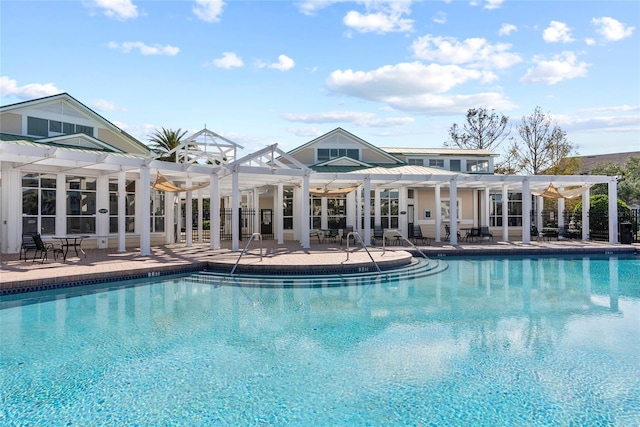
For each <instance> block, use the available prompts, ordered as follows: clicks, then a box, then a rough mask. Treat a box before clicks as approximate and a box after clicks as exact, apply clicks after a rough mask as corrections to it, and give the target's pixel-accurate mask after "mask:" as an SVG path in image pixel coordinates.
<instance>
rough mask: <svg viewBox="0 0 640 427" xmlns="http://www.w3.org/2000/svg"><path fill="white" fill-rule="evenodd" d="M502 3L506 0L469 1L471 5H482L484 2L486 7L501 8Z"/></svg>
mask: <svg viewBox="0 0 640 427" xmlns="http://www.w3.org/2000/svg"><path fill="white" fill-rule="evenodd" d="M502 3H504V0H484V1H483V0H471V1H470V2H469V4H470V5H471V6H480V5H481V4H484V9H489V10H491V9H499V8H500V6H502Z"/></svg>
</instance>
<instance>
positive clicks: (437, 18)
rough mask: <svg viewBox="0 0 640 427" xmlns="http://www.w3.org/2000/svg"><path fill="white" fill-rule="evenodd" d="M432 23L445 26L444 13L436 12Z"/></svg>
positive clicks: (445, 15)
mask: <svg viewBox="0 0 640 427" xmlns="http://www.w3.org/2000/svg"><path fill="white" fill-rule="evenodd" d="M432 20H433V22H435V23H436V24H446V23H447V14H446V13H444V12H438V13H436V14H435V16H434V17H433V18H432Z"/></svg>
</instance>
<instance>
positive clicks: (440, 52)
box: [411, 34, 522, 69]
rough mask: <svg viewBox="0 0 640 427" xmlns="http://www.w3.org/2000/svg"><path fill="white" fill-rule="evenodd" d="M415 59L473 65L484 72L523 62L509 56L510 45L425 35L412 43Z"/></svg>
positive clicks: (475, 39)
mask: <svg viewBox="0 0 640 427" xmlns="http://www.w3.org/2000/svg"><path fill="white" fill-rule="evenodd" d="M411 47H412V49H413V53H414V56H415V57H416V58H419V59H426V60H429V61H438V62H444V63H449V64H470V65H471V66H473V67H481V68H488V69H491V68H497V69H504V68H509V67H511V66H513V65H515V64H517V63H519V62H521V61H522V58H521V57H520V55H518V54H515V53H511V52H508V50H509V49H511V45H510V44H507V43H497V44H495V45H492V44H490V43H489V42H488V41H487V40H486V39H483V38H470V39H466V40H464V41H462V42H460V41H458V40H457V39H456V38H455V37H439V36H438V37H436V36H432V35H430V34H429V35H426V36H424V37H420V38H418V39H416V40H415V41H414V42H413V45H412V46H411Z"/></svg>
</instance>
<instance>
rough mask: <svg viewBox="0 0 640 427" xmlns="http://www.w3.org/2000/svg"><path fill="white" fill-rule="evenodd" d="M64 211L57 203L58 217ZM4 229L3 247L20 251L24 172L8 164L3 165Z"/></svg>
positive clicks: (11, 251) (9, 251)
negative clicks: (17, 201) (59, 208)
mask: <svg viewBox="0 0 640 427" xmlns="http://www.w3.org/2000/svg"><path fill="white" fill-rule="evenodd" d="M56 185H57V184H56ZM16 200H20V202H19V203H16ZM62 212H64V211H62ZM62 212H61V211H59V210H58V209H57V205H56V218H57V217H58V216H61V215H63V213H62ZM2 231H3V233H2V239H3V241H2V247H3V249H5V248H6V252H8V253H19V252H20V246H21V245H22V232H23V230H22V174H21V171H20V169H14V168H12V167H7V166H6V165H3V166H2ZM56 233H57V229H56Z"/></svg>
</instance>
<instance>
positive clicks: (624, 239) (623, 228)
mask: <svg viewBox="0 0 640 427" xmlns="http://www.w3.org/2000/svg"><path fill="white" fill-rule="evenodd" d="M632 237H633V229H632V227H631V223H630V222H623V223H621V224H620V243H623V244H625V245H630V244H631V241H632V240H633V239H632Z"/></svg>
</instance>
